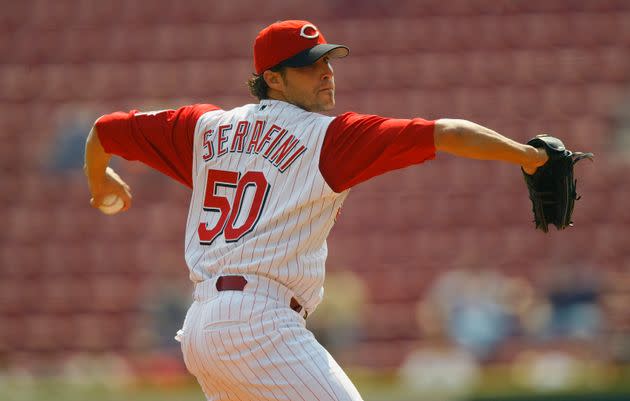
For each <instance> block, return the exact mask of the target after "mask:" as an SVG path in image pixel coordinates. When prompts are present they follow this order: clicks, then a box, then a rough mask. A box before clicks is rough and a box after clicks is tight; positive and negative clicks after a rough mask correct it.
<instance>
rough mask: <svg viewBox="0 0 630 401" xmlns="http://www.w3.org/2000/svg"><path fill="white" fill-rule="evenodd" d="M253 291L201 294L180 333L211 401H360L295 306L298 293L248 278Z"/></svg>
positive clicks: (210, 287) (209, 287) (203, 289)
mask: <svg viewBox="0 0 630 401" xmlns="http://www.w3.org/2000/svg"><path fill="white" fill-rule="evenodd" d="M246 277H247V280H248V284H247V286H246V288H245V291H221V292H219V291H217V290H216V288H215V280H209V281H206V282H204V283H201V284H200V285H197V287H196V289H195V296H194V298H195V301H194V302H193V304H192V305H191V307H190V309H189V310H188V313H187V315H186V320H185V321H184V327H183V328H182V330H180V331H179V332H178V336H177V338H178V339H179V340H180V341H181V346H182V352H183V355H184V362H185V363H186V367H187V368H188V370H189V371H190V372H191V373H192V374H193V375H194V376H195V377H196V378H197V380H198V381H199V384H200V385H201V387H202V389H203V392H204V393H205V395H206V398H207V399H208V400H210V401H223V400H237V401H259V400H260V401H264V400H290V401H311V400H318V401H341V400H343V401H346V400H347V401H359V400H362V398H361V396H360V395H359V392H358V391H357V389H356V388H355V386H354V385H353V384H352V382H351V381H350V379H349V378H348V376H347V375H346V374H345V373H344V372H343V370H342V369H341V368H340V367H339V365H338V364H337V362H336V361H335V360H334V359H333V358H332V356H330V354H329V353H328V351H326V350H325V349H324V347H322V346H321V344H319V343H318V342H317V340H316V339H315V337H314V336H313V334H312V333H311V332H310V331H309V330H307V329H306V325H305V320H304V319H303V318H302V316H300V314H298V313H296V312H295V311H293V310H292V309H290V308H289V300H290V299H291V296H292V295H293V294H292V293H291V291H290V290H289V289H288V288H286V287H284V286H282V285H280V284H279V283H276V282H274V281H271V280H269V279H266V278H265V279H263V278H256V277H252V276H246Z"/></svg>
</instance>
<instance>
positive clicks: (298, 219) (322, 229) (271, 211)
mask: <svg viewBox="0 0 630 401" xmlns="http://www.w3.org/2000/svg"><path fill="white" fill-rule="evenodd" d="M332 120H333V118H332V117H328V116H324V115H321V114H317V113H311V112H308V111H305V110H302V109H300V108H298V107H296V106H294V105H292V104H289V103H285V102H282V101H277V100H262V101H261V102H260V103H259V104H249V105H245V106H242V107H238V108H235V109H233V110H229V111H225V110H214V111H210V112H207V113H205V114H203V115H202V116H201V118H199V120H198V122H197V126H196V128H195V135H194V155H193V176H192V179H193V194H192V200H191V203H190V210H189V213H188V221H187V224H186V243H185V246H186V250H185V256H186V262H187V264H188V267H189V269H190V278H191V280H192V281H193V282H200V281H204V280H207V279H210V278H211V277H214V276H217V275H225V274H256V275H260V276H265V277H268V278H271V279H273V280H276V281H278V282H280V283H282V284H284V285H285V286H287V287H289V288H290V289H291V290H293V292H294V293H295V296H296V298H297V299H298V301H299V302H300V303H301V304H302V305H303V306H304V307H305V308H306V309H307V310H309V311H312V310H313V309H314V308H315V307H316V306H317V304H319V302H320V301H321V299H322V296H323V283H324V263H325V260H326V256H327V253H328V251H327V246H326V237H327V236H328V233H329V231H330V229H331V228H332V226H333V224H334V220H335V217H336V215H337V212H338V210H339V208H340V207H341V205H342V203H343V201H344V199H345V198H346V196H347V194H348V191H347V190H346V191H344V192H341V193H335V192H334V191H333V190H332V189H331V188H330V187H329V186H328V184H327V183H326V181H325V180H324V178H323V177H322V174H321V173H320V169H319V155H320V150H321V146H322V143H323V140H324V136H325V134H326V130H327V128H328V125H329V124H330V122H331V121H332Z"/></svg>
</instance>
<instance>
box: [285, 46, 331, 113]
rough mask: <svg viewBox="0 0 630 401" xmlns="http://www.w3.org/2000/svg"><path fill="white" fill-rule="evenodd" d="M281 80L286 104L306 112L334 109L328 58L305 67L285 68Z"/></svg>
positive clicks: (325, 57)
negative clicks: (293, 105)
mask: <svg viewBox="0 0 630 401" xmlns="http://www.w3.org/2000/svg"><path fill="white" fill-rule="evenodd" d="M282 80H283V91H282V92H283V95H284V98H285V100H286V101H287V102H289V103H292V104H295V105H296V106H299V107H301V108H303V109H304V110H308V111H328V110H332V109H333V108H334V107H335V78H334V74H333V69H332V66H331V65H330V59H329V58H328V56H324V57H322V58H320V59H319V60H317V61H316V62H315V63H313V64H311V65H307V66H305V67H297V68H291V67H287V68H286V73H285V74H284V77H283V79H282Z"/></svg>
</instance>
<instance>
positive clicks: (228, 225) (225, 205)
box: [197, 170, 270, 245]
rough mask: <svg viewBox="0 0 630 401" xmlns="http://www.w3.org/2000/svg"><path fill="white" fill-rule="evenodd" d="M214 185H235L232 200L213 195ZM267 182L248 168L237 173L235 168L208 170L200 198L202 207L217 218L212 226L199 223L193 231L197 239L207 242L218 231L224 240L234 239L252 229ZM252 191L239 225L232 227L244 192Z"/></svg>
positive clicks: (266, 192) (237, 215) (259, 173)
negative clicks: (202, 197)
mask: <svg viewBox="0 0 630 401" xmlns="http://www.w3.org/2000/svg"><path fill="white" fill-rule="evenodd" d="M218 187H227V188H236V194H235V195H234V199H233V200H232V202H230V200H229V199H228V198H227V197H225V196H220V195H217V188H218ZM269 188H270V185H269V182H267V179H266V178H265V175H264V174H263V173H262V172H260V171H248V172H247V173H245V174H243V175H242V176H240V174H239V173H237V172H235V171H225V170H208V176H207V181H206V194H205V197H204V201H203V210H205V211H207V212H216V213H220V215H219V219H218V220H217V222H216V224H215V225H214V226H213V227H208V223H205V222H201V223H199V228H198V229H197V233H198V234H199V242H200V243H201V244H202V245H210V244H212V242H213V241H214V240H215V239H216V238H217V237H218V236H219V235H221V233H223V234H224V236H225V241H226V242H235V241H238V240H239V239H241V238H243V236H244V235H245V234H247V233H248V232H250V231H252V230H253V229H254V227H255V226H256V223H258V219H260V216H261V215H262V210H263V208H264V206H265V201H266V200H267V194H268V193H269ZM250 191H254V192H253V197H251V199H252V200H251V204H250V206H249V212H248V213H247V215H246V216H247V217H246V218H245V219H244V220H245V221H243V222H242V223H241V224H240V226H238V227H236V222H237V221H239V220H240V221H242V220H243V219H239V216H240V215H241V213H243V212H244V211H243V208H244V205H243V203H244V202H243V201H244V199H245V195H246V194H247V193H248V192H250Z"/></svg>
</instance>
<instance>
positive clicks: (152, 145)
mask: <svg viewBox="0 0 630 401" xmlns="http://www.w3.org/2000/svg"><path fill="white" fill-rule="evenodd" d="M212 110H219V108H218V107H217V106H215V105H212V104H195V105H192V106H186V107H182V108H180V109H177V110H160V111H153V112H148V113H141V112H139V111H137V110H132V111H130V112H129V113H124V112H115V113H112V114H107V115H104V116H102V117H101V118H99V119H98V120H97V122H96V124H95V126H96V132H97V133H98V139H99V140H100V142H101V144H102V145H103V148H104V149H105V151H106V152H107V153H111V154H115V155H117V156H121V157H124V158H125V159H127V160H138V161H141V162H142V163H144V164H146V165H148V166H150V167H153V168H154V169H156V170H158V171H160V172H162V173H164V174H166V175H168V176H169V177H171V178H173V179H175V180H177V181H179V182H181V183H182V184H184V185H186V186H188V187H191V188H192V158H193V144H194V138H193V137H194V133H195V127H196V125H197V120H198V119H199V117H201V115H202V114H204V113H206V112H208V111H212Z"/></svg>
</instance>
